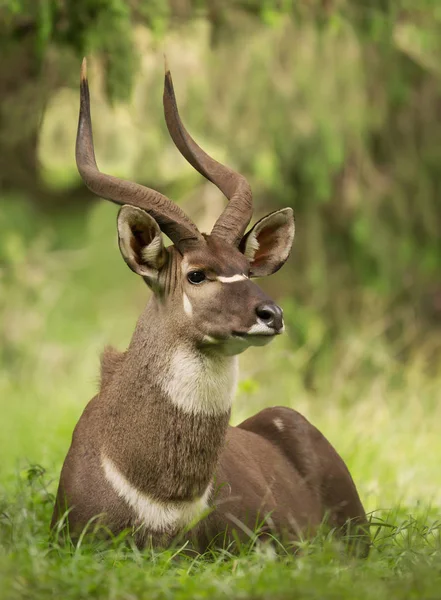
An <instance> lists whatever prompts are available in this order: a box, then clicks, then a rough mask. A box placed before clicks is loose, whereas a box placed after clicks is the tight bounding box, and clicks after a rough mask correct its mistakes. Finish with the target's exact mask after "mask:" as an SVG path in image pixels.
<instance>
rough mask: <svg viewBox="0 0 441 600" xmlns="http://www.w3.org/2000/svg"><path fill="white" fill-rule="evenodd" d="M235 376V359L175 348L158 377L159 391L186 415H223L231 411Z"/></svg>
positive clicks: (235, 383)
mask: <svg viewBox="0 0 441 600" xmlns="http://www.w3.org/2000/svg"><path fill="white" fill-rule="evenodd" d="M237 376H238V361H237V357H235V356H219V355H217V356H206V355H204V354H202V353H199V352H195V351H192V350H189V349H186V348H177V349H176V350H175V352H174V354H173V355H172V357H171V360H170V361H169V363H168V365H167V367H166V372H165V373H164V375H163V377H162V389H163V391H164V393H165V394H166V395H167V396H168V398H169V399H170V401H171V402H172V403H173V404H175V405H176V406H179V408H180V409H182V410H183V411H184V412H185V413H187V414H198V413H199V414H201V413H202V414H206V415H219V414H225V413H226V412H227V411H229V410H230V408H231V403H232V401H233V396H234V392H235V390H236V385H237Z"/></svg>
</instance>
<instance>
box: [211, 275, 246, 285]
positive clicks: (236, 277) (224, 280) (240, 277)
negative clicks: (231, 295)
mask: <svg viewBox="0 0 441 600" xmlns="http://www.w3.org/2000/svg"><path fill="white" fill-rule="evenodd" d="M216 279H217V281H220V282H221V283H234V282H235V281H243V280H244V279H248V277H247V276H246V275H239V274H237V275H232V276H231V277H222V275H219V276H218V277H216Z"/></svg>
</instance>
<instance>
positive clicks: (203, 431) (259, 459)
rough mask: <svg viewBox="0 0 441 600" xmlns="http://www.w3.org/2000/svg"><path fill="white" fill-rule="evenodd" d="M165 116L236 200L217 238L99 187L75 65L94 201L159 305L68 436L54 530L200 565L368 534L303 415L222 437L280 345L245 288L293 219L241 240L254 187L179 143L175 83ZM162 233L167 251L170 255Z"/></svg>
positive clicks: (131, 190) (273, 312)
mask: <svg viewBox="0 0 441 600" xmlns="http://www.w3.org/2000/svg"><path fill="white" fill-rule="evenodd" d="M164 110H165V117H166V122H167V126H168V129H169V132H170V134H171V137H172V139H173V140H174V142H175V144H176V146H177V147H178V149H179V150H180V151H181V153H182V154H183V155H184V157H185V158H186V159H187V160H188V161H189V162H190V163H191V164H192V165H193V167H195V168H196V169H197V170H198V171H199V172H200V173H202V174H203V175H204V176H205V177H206V178H208V179H209V180H210V181H212V182H213V183H214V184H215V185H217V186H218V187H219V189H221V190H222V191H223V193H224V194H225V195H226V196H227V198H228V199H229V203H228V205H227V207H226V208H225V210H224V212H223V213H222V215H221V216H220V217H219V219H218V220H217V222H216V224H215V226H214V228H213V230H212V232H211V234H210V235H205V234H201V233H200V232H199V231H198V229H197V227H196V226H195V225H194V223H193V222H192V221H191V220H190V219H189V218H188V217H187V216H186V215H185V214H184V213H183V212H182V210H181V209H180V208H179V207H178V206H177V205H175V204H173V203H172V202H171V201H170V200H169V199H168V198H166V197H165V196H162V195H161V194H159V193H158V192H156V191H154V190H150V189H148V188H145V187H142V186H139V185H137V184H134V183H131V182H127V181H122V180H120V179H116V178H114V177H111V176H108V175H104V174H102V173H100V172H99V171H98V168H97V165H96V162H95V156H94V150H93V138H92V124H91V117H90V106H89V90H88V84H87V79H86V66H85V61H84V63H83V68H82V75H81V106H80V118H79V126H78V135H77V147H76V158H77V165H78V169H79V171H80V174H81V175H82V177H83V179H84V181H85V183H86V184H87V185H88V187H89V188H90V189H91V190H92V191H94V192H95V193H97V194H98V195H100V196H102V197H104V198H108V199H110V200H112V201H113V202H116V203H118V204H121V205H123V206H122V208H121V209H120V212H119V215H118V235H119V245H120V249H121V253H122V255H123V258H124V260H125V261H126V262H127V264H128V265H129V267H130V268H131V269H132V270H133V271H134V272H135V273H137V274H138V275H140V276H141V277H142V278H143V279H144V281H145V282H146V283H147V285H148V286H149V287H150V288H151V290H152V291H153V295H152V298H151V300H150V302H149V303H148V305H147V307H146V309H145V311H144V312H143V314H142V315H141V317H140V319H139V321H138V323H137V326H136V329H135V332H134V335H133V337H132V340H131V342H130V345H129V347H128V349H127V350H126V351H125V352H122V353H120V352H117V351H116V350H114V349H112V348H108V349H106V350H105V352H104V354H103V357H102V367H101V386H100V390H99V393H98V394H97V396H96V397H95V398H93V399H92V401H91V402H90V403H89V404H88V406H87V407H86V409H85V411H84V413H83V415H82V416H81V418H80V420H79V422H78V424H77V426H76V428H75V431H74V434H73V439H72V444H71V447H70V449H69V452H68V454H67V457H66V460H65V462H64V466H63V469H62V473H61V478H60V484H59V489H58V495H57V501H56V505H55V509H54V515H53V519H52V526H53V527H55V525H56V524H57V522H58V520H59V519H60V518H61V517H62V515H63V514H64V513H65V511H66V509H68V512H67V520H68V524H69V530H70V533H71V535H73V536H74V537H75V536H77V535H78V534H79V533H80V532H81V531H82V530H83V529H84V528H85V527H86V526H87V525H88V523H89V522H90V521H91V520H93V519H97V518H98V522H99V523H100V524H103V525H105V526H106V527H107V529H108V530H110V531H111V532H112V533H114V534H118V533H119V532H121V531H123V530H125V529H132V530H134V531H135V533H134V535H135V537H136V542H137V544H138V545H139V546H140V547H143V546H144V545H145V544H146V543H147V542H149V543H150V542H152V543H153V544H154V545H157V546H167V545H168V544H170V543H171V542H172V541H173V540H174V539H175V538H176V537H177V536H180V535H183V534H185V535H187V536H189V537H190V539H191V540H192V542H193V544H194V546H195V547H196V548H197V549H198V550H200V551H203V550H204V549H206V548H207V547H208V546H209V545H210V544H211V543H222V544H223V543H228V542H229V541H230V540H232V539H238V538H239V539H247V538H248V537H249V535H250V530H252V531H254V529H255V528H256V526H260V529H261V532H262V533H265V532H268V533H272V534H276V535H279V536H284V537H285V539H288V540H295V539H298V537H299V536H301V535H304V534H308V533H313V532H314V531H315V530H316V528H317V527H318V526H319V525H320V523H321V522H322V521H323V519H325V518H326V519H327V521H328V523H329V524H330V525H331V526H333V527H336V528H338V529H339V530H341V531H345V530H346V529H347V527H348V524H350V525H351V526H352V527H354V526H355V527H363V526H365V525H366V516H365V513H364V510H363V507H362V504H361V502H360V499H359V496H358V493H357V490H356V488H355V485H354V483H353V481H352V478H351V476H350V474H349V472H348V470H347V468H346V466H345V464H344V462H343V461H342V459H341V458H340V457H339V456H338V454H337V453H336V451H335V450H334V449H333V447H332V446H331V445H330V444H329V442H328V441H327V440H326V439H325V438H324V437H323V435H322V434H321V433H320V432H319V431H318V430H317V429H316V428H315V427H314V426H313V425H311V424H310V423H309V422H308V421H307V420H306V419H305V418H303V417H302V416H301V415H300V414H299V413H297V412H295V411H293V410H291V409H288V408H284V407H275V408H267V409H265V410H263V411H261V412H259V413H258V414H257V415H255V416H254V417H251V418H250V419H247V420H246V421H244V422H243V423H241V424H240V425H239V426H237V427H231V426H229V418H230V410H231V403H232V399H233V396H234V391H235V385H236V380H237V355H238V354H239V353H241V352H243V351H244V350H245V349H246V348H247V347H249V346H250V345H264V344H266V343H268V342H269V341H271V340H272V339H273V338H274V337H275V336H276V335H278V334H280V333H282V332H283V330H284V325H283V317H282V310H281V309H280V308H279V307H278V306H277V305H276V304H275V303H274V302H273V301H272V300H271V299H270V298H269V297H267V296H266V295H265V294H264V292H263V291H262V290H261V289H260V288H259V287H258V286H257V285H256V284H255V283H254V282H252V281H251V278H252V277H259V276H265V275H270V274H272V273H274V272H275V271H276V270H278V269H279V268H280V267H281V266H282V265H283V264H284V262H285V261H286V259H287V258H288V255H289V252H290V250H291V245H292V241H293V237H294V221H293V216H292V210H291V209H290V208H286V209H282V210H279V211H276V212H274V213H271V214H270V215H268V216H266V217H264V218H263V219H261V220H260V221H258V222H257V223H256V224H255V225H254V227H252V228H251V229H250V230H249V231H248V233H246V234H245V231H246V229H247V226H248V224H249V222H250V220H251V216H252V196H251V190H250V187H249V185H248V183H247V181H246V180H245V179H244V178H243V177H242V176H241V175H239V174H237V173H235V172H234V171H232V170H231V169H229V168H228V167H225V166H223V165H221V164H220V163H218V162H216V161H215V160H214V159H212V158H211V157H209V156H208V155H207V154H206V153H205V152H204V151H203V150H202V149H201V148H200V147H199V146H198V145H197V144H196V143H195V142H194V140H193V139H192V138H191V137H190V135H189V134H188V132H187V131H186V130H185V128H184V126H183V124H182V122H181V120H180V117H179V114H178V110H177V106H176V101H175V96H174V91H173V85H172V80H171V76H170V72H169V71H166V76H165V88H164ZM162 233H165V234H166V235H167V236H168V237H169V238H170V239H171V240H172V242H173V245H171V246H169V247H167V248H166V247H165V246H164V244H163V240H162ZM363 536H364V537H363V538H362V539H363V544H362V545H363V550H362V552H365V550H366V548H367V543H368V541H367V540H368V538H367V536H365V535H364V533H363Z"/></svg>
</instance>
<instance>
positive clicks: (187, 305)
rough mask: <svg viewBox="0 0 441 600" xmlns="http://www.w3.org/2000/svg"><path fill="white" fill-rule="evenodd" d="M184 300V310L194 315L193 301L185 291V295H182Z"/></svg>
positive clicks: (188, 314) (187, 313) (189, 315)
mask: <svg viewBox="0 0 441 600" xmlns="http://www.w3.org/2000/svg"><path fill="white" fill-rule="evenodd" d="M182 299H183V302H184V312H185V314H186V315H187V316H188V317H192V316H193V307H192V305H191V302H190V300H189V298H188V296H187V294H186V293H185V292H184V295H183V297H182Z"/></svg>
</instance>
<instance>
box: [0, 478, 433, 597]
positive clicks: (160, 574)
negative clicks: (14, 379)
mask: <svg viewBox="0 0 441 600" xmlns="http://www.w3.org/2000/svg"><path fill="white" fill-rule="evenodd" d="M49 487H51V486H49ZM52 500H53V497H52V494H50V493H49V492H48V489H47V476H45V475H44V473H42V472H41V470H39V469H38V468H33V469H31V470H30V471H29V473H28V474H25V473H24V474H23V476H22V477H20V478H18V479H17V482H16V486H15V488H14V489H13V490H12V491H11V495H10V498H9V500H8V499H7V500H6V501H4V503H3V506H2V507H1V517H0V532H1V545H0V572H1V576H2V586H1V589H2V592H0V594H1V597H2V598H7V599H8V600H14V599H19V598H20V599H21V598H32V599H33V600H34V599H39V598H47V597H56V598H66V599H67V598H127V599H131V598H149V599H153V598H189V599H190V598H193V599H195V598H253V599H257V598H268V599H270V598H271V599H272V598H360V599H364V598H366V599H370V598H375V599H376V600H378V599H379V598H394V599H401V598H425V599H429V598H439V586H440V584H441V569H440V558H441V523H440V522H439V521H438V522H437V521H435V520H434V519H433V515H431V514H429V513H428V512H426V513H425V514H424V513H422V512H421V511H420V514H419V515H418V516H417V517H410V516H408V515H406V513H405V511H401V510H399V509H396V510H395V511H390V512H388V513H386V512H383V513H382V514H381V518H380V515H376V516H374V517H373V520H374V521H375V522H376V523H377V525H376V526H375V527H372V531H373V534H374V542H373V548H372V551H371V554H370V557H369V558H368V559H366V560H361V559H353V558H352V559H351V558H348V557H347V556H346V555H345V554H344V553H343V552H342V550H341V548H340V547H339V546H338V545H337V544H336V542H335V540H333V539H332V537H330V536H329V537H322V538H320V539H316V540H312V541H308V542H307V541H302V542H299V544H298V547H297V548H296V550H297V553H296V556H295V557H294V556H293V553H292V552H288V551H286V550H285V549H284V548H283V547H281V546H280V545H278V546H276V551H275V550H274V549H273V548H271V547H269V546H258V545H254V546H253V545H252V544H250V547H249V548H247V549H244V550H243V551H242V552H241V553H240V554H237V555H232V554H230V553H229V552H228V549H226V550H224V551H223V552H216V553H210V554H207V555H204V556H194V555H191V554H190V553H185V548H180V547H176V548H173V549H172V550H170V551H166V552H155V551H154V550H146V551H143V552H139V551H138V550H137V549H136V548H134V547H133V545H131V544H130V543H125V542H124V540H121V539H119V540H114V541H113V542H111V543H108V544H106V545H104V544H101V545H95V546H90V545H85V544H81V545H80V546H78V547H77V548H72V547H70V546H64V547H63V546H61V547H60V546H57V545H50V544H49V543H48V531H47V523H48V519H49V516H50V511H51V508H52Z"/></svg>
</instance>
